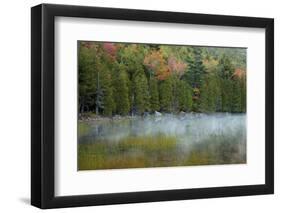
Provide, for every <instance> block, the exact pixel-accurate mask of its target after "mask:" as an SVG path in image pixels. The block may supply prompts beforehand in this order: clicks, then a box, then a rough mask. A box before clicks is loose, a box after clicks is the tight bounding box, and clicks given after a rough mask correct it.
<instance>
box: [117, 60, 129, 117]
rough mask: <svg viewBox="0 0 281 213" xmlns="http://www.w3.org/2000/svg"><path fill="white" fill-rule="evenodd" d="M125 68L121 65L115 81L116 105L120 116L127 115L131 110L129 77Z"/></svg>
mask: <svg viewBox="0 0 281 213" xmlns="http://www.w3.org/2000/svg"><path fill="white" fill-rule="evenodd" d="M125 68H126V67H125V66H124V65H123V64H120V65H119V69H118V70H117V74H116V79H115V93H114V94H115V103H116V112H117V114H120V115H127V114H128V113H129V110H130V108H129V107H130V105H129V88H128V77H127V74H126V70H125Z"/></svg>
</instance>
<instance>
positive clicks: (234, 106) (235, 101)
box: [231, 79, 242, 112]
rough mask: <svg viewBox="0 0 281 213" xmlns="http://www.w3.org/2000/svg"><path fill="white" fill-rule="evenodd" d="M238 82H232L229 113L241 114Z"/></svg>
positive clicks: (237, 80) (236, 80)
mask: <svg viewBox="0 0 281 213" xmlns="http://www.w3.org/2000/svg"><path fill="white" fill-rule="evenodd" d="M241 100H242V99H241V87H240V80H239V79H234V80H233V81H232V97H231V112H242V106H241Z"/></svg>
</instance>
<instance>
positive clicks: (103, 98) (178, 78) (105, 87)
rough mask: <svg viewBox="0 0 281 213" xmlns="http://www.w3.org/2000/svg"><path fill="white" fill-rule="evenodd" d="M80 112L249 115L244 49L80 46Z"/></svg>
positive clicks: (108, 45)
mask: <svg viewBox="0 0 281 213" xmlns="http://www.w3.org/2000/svg"><path fill="white" fill-rule="evenodd" d="M78 65H79V66H78V67H79V113H84V112H93V113H95V114H98V115H105V116H112V115H116V114H118V115H130V114H133V115H134V114H138V115H142V114H144V113H152V112H155V111H160V112H166V113H178V112H181V111H184V112H190V111H194V112H206V113H211V112H232V113H240V112H245V111H246V49H243V48H217V47H216V48H215V47H197V46H175V45H157V44H153V45H151V44H125V43H123V44H121V43H110V42H103V43H102V42H86V41H85V42H84V41H81V42H79V49H78Z"/></svg>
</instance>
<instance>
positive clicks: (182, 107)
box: [176, 81, 192, 112]
mask: <svg viewBox="0 0 281 213" xmlns="http://www.w3.org/2000/svg"><path fill="white" fill-rule="evenodd" d="M176 96H177V98H178V110H179V111H184V112H188V111H191V109H192V90H191V88H190V86H189V85H188V84H187V83H186V82H184V81H179V83H178V87H177V94H176Z"/></svg>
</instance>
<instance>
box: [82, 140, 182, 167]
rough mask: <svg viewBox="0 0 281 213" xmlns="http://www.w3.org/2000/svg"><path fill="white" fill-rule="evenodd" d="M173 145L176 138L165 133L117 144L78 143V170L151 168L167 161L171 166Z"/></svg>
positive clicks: (175, 143)
mask: <svg viewBox="0 0 281 213" xmlns="http://www.w3.org/2000/svg"><path fill="white" fill-rule="evenodd" d="M176 148H177V140H176V137H173V136H165V135H158V136H143V137H128V138H126V139H124V140H122V141H119V142H117V143H116V142H115V143H108V142H107V141H102V140H100V141H96V142H95V143H90V144H79V147H78V149H79V150H78V152H79V154H78V169H79V170H89V169H116V168H140V167H155V166H165V165H166V164H169V162H170V164H171V165H172V164H173V163H174V162H175V159H173V155H174V154H175V153H176ZM173 153H174V154H173ZM174 156H175V155H174ZM164 164H165V165H164Z"/></svg>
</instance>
